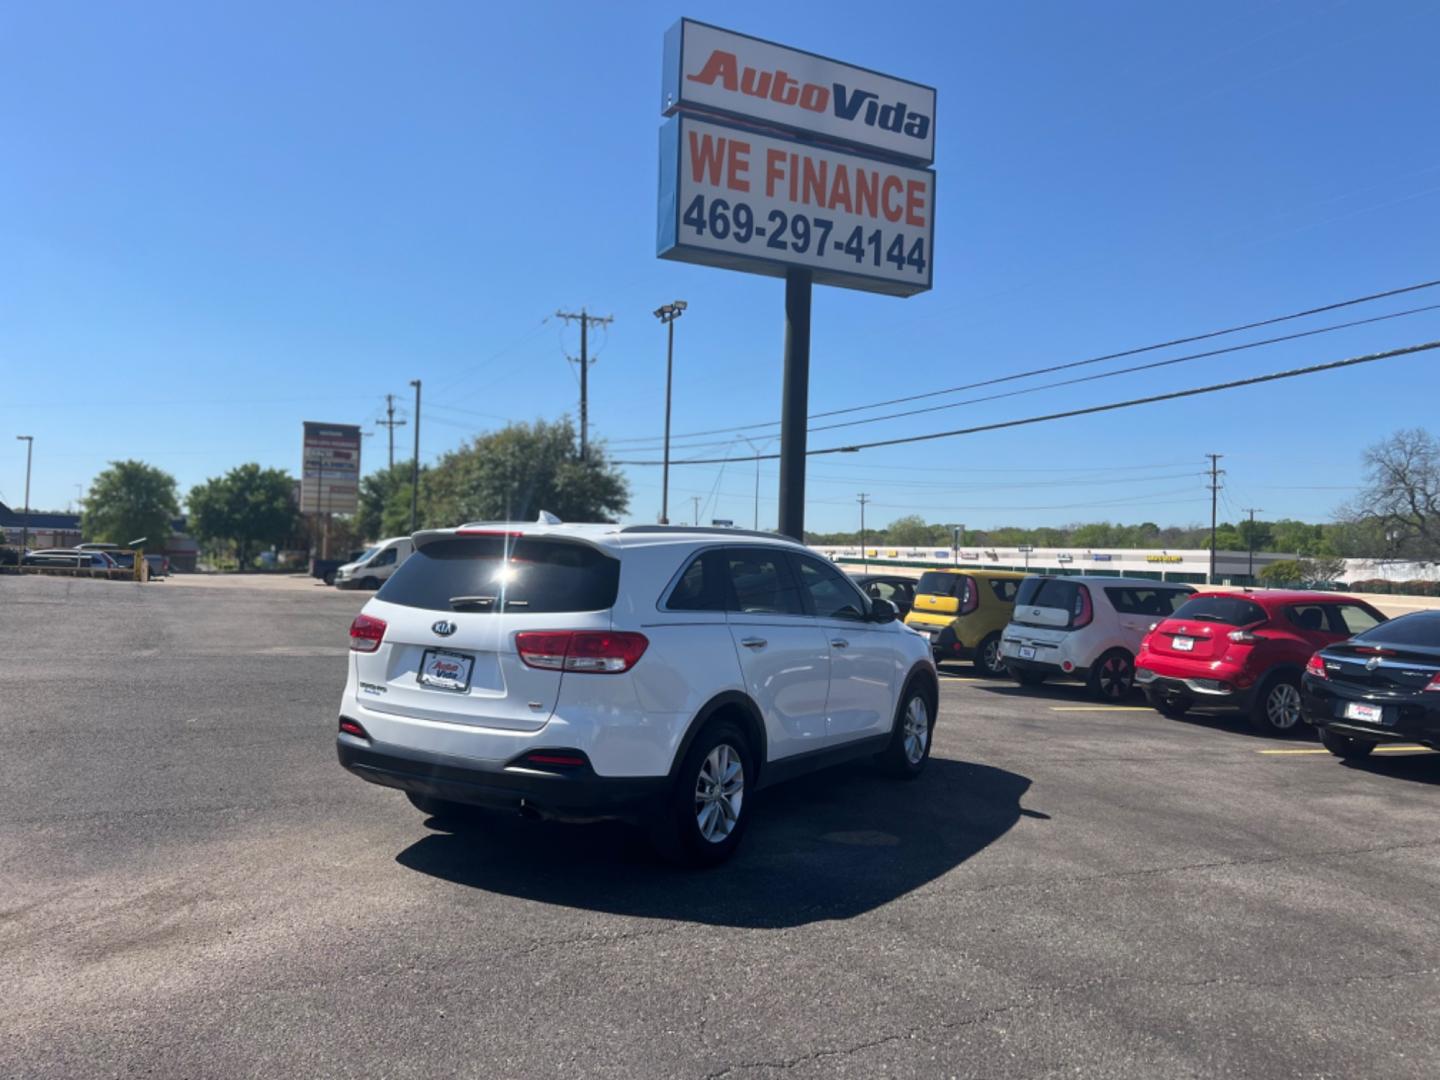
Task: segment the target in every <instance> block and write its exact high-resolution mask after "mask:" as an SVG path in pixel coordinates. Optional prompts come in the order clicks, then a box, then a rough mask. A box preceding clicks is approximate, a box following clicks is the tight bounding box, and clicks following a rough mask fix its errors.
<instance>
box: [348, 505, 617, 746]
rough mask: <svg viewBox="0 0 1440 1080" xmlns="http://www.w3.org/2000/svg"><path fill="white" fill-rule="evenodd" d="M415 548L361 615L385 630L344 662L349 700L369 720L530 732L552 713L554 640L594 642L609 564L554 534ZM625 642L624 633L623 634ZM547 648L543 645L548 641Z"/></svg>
mask: <svg viewBox="0 0 1440 1080" xmlns="http://www.w3.org/2000/svg"><path fill="white" fill-rule="evenodd" d="M417 541H418V542H417V544H416V550H415V553H414V554H413V555H411V556H410V558H409V559H407V560H406V561H405V562H404V563H403V564H402V565H401V566H400V567H399V568H398V569H397V570H396V571H395V573H394V574H393V575H392V576H391V577H390V579H389V580H388V581H386V583H385V584H384V586H383V587H382V588H381V589H380V591H379V592H378V593H377V594H376V596H375V601H374V602H372V603H371V604H369V605H367V607H366V614H368V615H371V616H373V617H375V618H378V619H383V620H384V621H385V623H386V626H385V628H384V639H383V642H382V643H381V644H380V645H379V647H378V648H376V649H375V651H373V652H357V653H356V655H355V664H356V679H357V682H358V688H357V694H358V697H359V701H360V703H361V704H362V705H363V706H364V707H365V708H367V709H371V710H374V711H377V712H388V713H397V714H401V715H404V716H408V717H416V718H419V719H428V720H435V721H442V722H448V723H458V724H469V725H474V726H478V727H490V728H501V729H508V730H514V731H535V730H538V729H539V728H540V727H542V726H544V724H545V722H546V721H547V720H548V719H549V718H550V715H551V714H552V712H553V711H554V709H555V702H556V699H557V698H558V697H559V693H560V681H561V679H562V678H563V670H562V669H563V667H564V662H565V656H564V654H563V648H564V645H563V643H562V644H561V645H560V646H559V648H561V650H562V652H561V655H560V656H559V657H558V660H557V658H556V657H555V656H554V655H550V656H548V657H547V656H540V655H538V652H537V651H536V650H535V649H534V648H532V647H530V646H527V650H528V651H529V652H530V654H531V655H529V657H528V658H529V661H530V662H529V663H527V662H526V660H525V659H522V657H521V653H520V651H519V649H518V648H517V644H516V641H517V636H519V635H524V634H527V633H529V634H534V635H535V636H534V637H530V638H526V639H525V640H526V641H527V642H535V641H538V642H540V644H541V645H543V646H545V647H546V648H547V649H548V650H549V651H550V652H552V653H553V650H554V648H555V647H556V646H555V645H554V643H553V642H554V635H553V634H552V633H546V634H544V635H543V637H542V635H540V634H536V633H535V632H538V631H544V632H559V634H560V636H561V637H562V638H563V637H564V635H565V634H566V633H567V632H571V631H588V632H591V633H592V634H593V635H594V636H595V637H600V638H603V637H605V636H606V633H607V632H608V631H609V630H610V626H611V611H610V609H611V608H612V607H613V606H614V604H615V597H616V594H617V591H618V588H619V580H620V562H619V560H618V559H616V558H614V557H612V556H611V555H609V554H607V553H606V552H604V551H602V550H601V549H600V548H598V547H596V546H595V545H593V544H591V543H588V542H587V541H584V540H578V539H573V538H571V537H565V536H559V537H557V536H548V535H539V536H534V535H520V534H514V533H503V532H488V531H486V532H481V531H471V532H462V533H441V534H438V535H436V534H430V535H429V536H428V537H427V536H426V534H423V533H422V534H420V535H419V536H418V537H417ZM624 636H628V635H624ZM547 642H548V644H547Z"/></svg>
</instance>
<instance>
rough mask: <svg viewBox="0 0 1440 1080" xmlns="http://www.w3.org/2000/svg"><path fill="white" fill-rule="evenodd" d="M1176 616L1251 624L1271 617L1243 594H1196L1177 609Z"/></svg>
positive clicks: (1205, 620) (1239, 624)
mask: <svg viewBox="0 0 1440 1080" xmlns="http://www.w3.org/2000/svg"><path fill="white" fill-rule="evenodd" d="M1175 618H1177V619H1189V620H1190V621H1191V622H1213V623H1223V624H1224V625H1226V626H1250V625H1251V624H1253V623H1257V622H1264V621H1265V620H1266V619H1268V618H1269V616H1268V615H1266V614H1265V609H1264V608H1262V607H1261V606H1260V605H1259V604H1257V603H1254V602H1253V601H1250V600H1246V599H1245V598H1244V597H1243V596H1195V597H1191V598H1190V599H1189V600H1186V601H1185V603H1183V604H1181V605H1180V606H1179V607H1178V608H1176V609H1175Z"/></svg>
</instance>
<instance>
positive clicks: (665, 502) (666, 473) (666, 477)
mask: <svg viewBox="0 0 1440 1080" xmlns="http://www.w3.org/2000/svg"><path fill="white" fill-rule="evenodd" d="M687 306H688V305H687V304H686V303H685V301H684V300H676V301H675V302H674V303H671V304H662V305H661V306H660V307H658V308H656V309H655V317H656V318H657V319H659V320H660V321H661V322H662V323H664V324H665V329H666V331H667V332H668V335H669V338H668V341H667V342H666V345H665V463H664V466H663V468H662V470H661V476H660V524H661V525H669V524H670V382H671V376H672V374H673V373H674V370H675V320H676V319H678V318H679V317H680V316H681V315H683V314H685V308H686V307H687ZM582 333H583V331H582ZM581 340H582V341H583V340H584V338H583V337H582V338H581ZM582 385H583V384H582ZM581 437H582V438H583V437H584V436H583V433H582V436H581Z"/></svg>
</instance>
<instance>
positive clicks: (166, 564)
mask: <svg viewBox="0 0 1440 1080" xmlns="http://www.w3.org/2000/svg"><path fill="white" fill-rule="evenodd" d="M16 562H17V563H18V564H19V565H20V566H29V567H35V568H37V569H41V570H44V569H49V570H52V571H55V572H65V573H67V574H68V575H69V576H79V577H106V578H120V579H128V578H132V577H134V576H135V552H134V551H133V550H131V549H128V548H125V549H122V548H120V547H119V545H117V544H99V543H93V544H79V545H77V546H75V547H73V548H39V549H37V550H34V551H27V552H25V553H24V554H23V555H20V556H18V558H17V559H16ZM145 563H146V566H147V567H148V571H147V573H148V577H149V578H150V579H151V580H154V579H155V578H160V577H165V576H167V575H169V573H170V560H169V559H167V558H166V557H165V556H164V555H146V556H145Z"/></svg>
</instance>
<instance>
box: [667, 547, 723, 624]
mask: <svg viewBox="0 0 1440 1080" xmlns="http://www.w3.org/2000/svg"><path fill="white" fill-rule="evenodd" d="M725 599H726V597H725V565H724V563H723V562H722V560H721V558H720V553H719V552H717V551H707V552H704V553H703V554H700V555H697V556H696V557H695V558H694V559H693V560H692V561H691V563H690V565H689V566H687V567H686V568H685V572H684V573H682V574H681V575H680V580H679V581H677V582H676V583H675V588H673V589H672V590H670V599H669V600H668V601H666V603H665V608H666V610H667V611H724V610H725Z"/></svg>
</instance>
